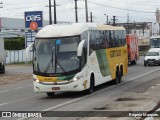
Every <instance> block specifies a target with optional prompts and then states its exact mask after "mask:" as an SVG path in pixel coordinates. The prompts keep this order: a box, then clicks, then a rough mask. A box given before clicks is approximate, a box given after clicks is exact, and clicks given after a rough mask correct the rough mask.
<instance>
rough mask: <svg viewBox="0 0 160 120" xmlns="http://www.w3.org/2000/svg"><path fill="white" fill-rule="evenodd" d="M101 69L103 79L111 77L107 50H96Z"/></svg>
mask: <svg viewBox="0 0 160 120" xmlns="http://www.w3.org/2000/svg"><path fill="white" fill-rule="evenodd" d="M96 55H97V59H98V63H99V68H100V71H101V74H102V76H103V77H105V76H107V75H110V70H109V64H108V60H107V56H106V51H105V50H96Z"/></svg>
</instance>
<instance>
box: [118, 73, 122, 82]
mask: <svg viewBox="0 0 160 120" xmlns="http://www.w3.org/2000/svg"><path fill="white" fill-rule="evenodd" d="M121 81H122V71H119V79H118V83H121Z"/></svg>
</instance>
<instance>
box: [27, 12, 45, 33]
mask: <svg viewBox="0 0 160 120" xmlns="http://www.w3.org/2000/svg"><path fill="white" fill-rule="evenodd" d="M24 14H25V15H24V17H25V28H30V29H31V30H33V31H34V30H37V29H38V28H39V27H43V14H42V11H30V12H25V13H24Z"/></svg>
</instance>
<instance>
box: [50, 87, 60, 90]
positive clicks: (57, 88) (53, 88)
mask: <svg viewBox="0 0 160 120" xmlns="http://www.w3.org/2000/svg"><path fill="white" fill-rule="evenodd" d="M52 90H60V87H52Z"/></svg>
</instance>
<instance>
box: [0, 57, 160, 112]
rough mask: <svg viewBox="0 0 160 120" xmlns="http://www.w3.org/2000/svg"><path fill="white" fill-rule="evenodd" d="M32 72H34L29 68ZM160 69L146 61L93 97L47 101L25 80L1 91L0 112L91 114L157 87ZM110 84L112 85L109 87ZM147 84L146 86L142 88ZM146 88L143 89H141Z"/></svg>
mask: <svg viewBox="0 0 160 120" xmlns="http://www.w3.org/2000/svg"><path fill="white" fill-rule="evenodd" d="M29 69H31V68H29ZM159 72H160V67H159V66H148V67H144V66H143V57H141V58H140V60H138V62H137V65H132V66H129V71H128V74H127V75H126V76H124V77H123V82H122V83H120V84H118V85H113V84H112V83H107V84H103V85H101V86H98V87H96V91H95V92H94V93H93V94H92V95H84V94H83V93H82V92H76V93H72V92H68V93H59V94H57V95H56V96H55V97H53V98H48V97H47V96H46V94H44V93H38V94H37V93H34V91H33V84H32V80H25V81H22V82H18V83H16V84H8V85H3V86H1V87H0V111H52V110H57V111H68V110H73V111H81V110H88V109H91V108H93V107H95V105H97V104H98V103H101V102H104V100H107V101H112V100H113V99H114V96H118V95H120V94H121V93H123V92H124V91H136V90H137V88H141V90H142V91H143V90H145V89H147V88H148V87H150V86H152V84H154V83H156V81H154V78H157V77H159V76H160V75H159ZM108 84H109V85H108ZM144 84H146V86H143V85H144ZM142 86H143V87H142Z"/></svg>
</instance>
